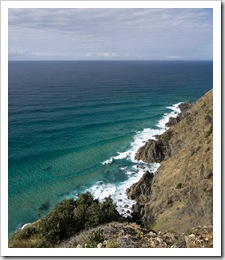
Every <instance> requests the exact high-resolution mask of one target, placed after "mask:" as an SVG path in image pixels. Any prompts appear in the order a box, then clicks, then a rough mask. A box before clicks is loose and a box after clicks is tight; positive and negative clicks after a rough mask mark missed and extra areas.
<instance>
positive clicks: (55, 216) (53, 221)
mask: <svg viewBox="0 0 225 260" xmlns="http://www.w3.org/2000/svg"><path fill="white" fill-rule="evenodd" d="M74 208H75V202H74V201H73V200H72V199H66V200H63V201H62V202H60V203H59V204H57V205H56V207H55V208H54V209H53V210H52V211H51V212H50V213H49V214H48V215H46V216H45V217H44V218H43V219H42V220H41V222H40V226H39V228H40V236H41V238H42V241H43V246H46V247H49V246H52V245H54V244H57V243H58V242H60V241H61V240H62V239H64V238H67V237H69V236H70V235H72V234H74V233H75V232H76V231H77V225H76V222H75V219H74V216H73V210H74Z"/></svg>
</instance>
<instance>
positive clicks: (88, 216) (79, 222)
mask: <svg viewBox="0 0 225 260" xmlns="http://www.w3.org/2000/svg"><path fill="white" fill-rule="evenodd" d="M119 218H120V215H119V213H118V211H117V210H116V205H115V204H114V203H113V200H112V199H111V198H110V197H109V198H105V200H104V201H103V202H99V200H98V199H94V198H93V196H92V195H91V193H89V192H87V193H84V194H81V195H80V196H79V197H78V199H77V200H76V201H74V200H72V199H65V200H63V201H62V202H60V203H59V204H57V205H56V207H55V208H53V209H52V211H51V212H50V213H49V214H47V215H46V216H45V217H44V218H43V219H40V220H38V221H36V222H35V223H33V224H31V225H29V226H27V227H26V228H24V229H23V230H21V231H18V232H16V233H15V234H14V235H13V236H12V238H11V239H10V240H9V247H55V246H57V245H58V244H59V243H60V242H61V241H62V240H64V239H67V238H69V237H70V236H72V235H74V234H77V233H78V232H80V231H82V230H84V229H89V228H92V227H96V226H98V225H99V224H103V223H107V222H111V221H116V220H118V219H119ZM97 235H98V238H99V236H100V234H96V236H97ZM90 239H91V240H93V241H94V240H99V239H97V237H95V238H93V236H92V237H91V238H90ZM24 243H25V244H24Z"/></svg>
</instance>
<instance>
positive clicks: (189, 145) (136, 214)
mask: <svg viewBox="0 0 225 260" xmlns="http://www.w3.org/2000/svg"><path fill="white" fill-rule="evenodd" d="M180 109H181V111H182V112H181V113H180V114H179V115H178V116H177V117H176V118H171V119H170V120H169V122H168V123H167V126H168V127H169V128H168V130H167V131H166V132H164V133H163V134H162V135H161V136H156V140H147V141H146V142H145V144H144V145H143V146H142V147H140V148H139V150H138V151H137V153H136V156H135V159H136V160H142V161H144V162H146V163H154V162H159V163H160V167H159V168H158V170H157V172H156V173H155V174H153V173H151V172H148V171H146V172H145V173H144V175H143V176H142V178H141V179H140V180H139V181H138V182H137V183H134V184H133V185H132V186H131V187H130V188H129V189H128V190H127V196H128V197H129V198H130V199H133V200H135V201H136V204H135V205H134V206H133V213H132V214H133V218H131V219H124V218H123V217H121V216H119V214H118V212H117V211H116V207H115V205H114V204H113V202H112V200H111V199H109V198H108V199H106V200H105V201H104V202H103V203H100V202H99V201H98V200H95V199H94V198H92V197H91V195H90V194H86V195H85V194H84V195H81V197H80V198H78V200H77V201H72V200H65V201H64V202H61V203H60V204H59V205H57V206H56V207H55V208H54V209H53V210H52V211H51V212H50V213H49V214H47V215H46V216H45V217H44V218H42V219H39V220H37V221H36V222H34V223H33V224H31V225H28V226H26V227H25V228H24V229H23V230H21V231H18V232H15V234H13V236H12V237H11V238H10V240H9V247H77V248H79V247H100V248H104V247H124V248H127V247H128V248H129V247H130V248H132V247H133V248H138V247H139V248H141V247H144V248H148V247H149V248H154V247H160V248H161V247H170V248H173V247H178V248H179V247H189V248H190V247H213V227H212V224H213V91H212V90H211V91H209V92H207V93H206V94H205V95H204V96H203V97H202V98H200V99H199V100H198V101H197V102H196V103H195V104H193V105H192V104H191V103H190V102H186V103H182V104H180Z"/></svg>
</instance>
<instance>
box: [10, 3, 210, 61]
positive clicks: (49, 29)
mask: <svg viewBox="0 0 225 260" xmlns="http://www.w3.org/2000/svg"><path fill="white" fill-rule="evenodd" d="M8 33H9V34H8V40H9V41H8V51H9V60H212V58H213V10H212V9H203V8H196V9H195V8H189V9H187V8H181V9H178V8H165V9H164V8H137V9H129V8H122V9H119V8H106V9H103V8H73V9H72V8H69V9H65V8H51V9H36V8H34V9H32V8H30V9H23V8H10V9H9V23H8Z"/></svg>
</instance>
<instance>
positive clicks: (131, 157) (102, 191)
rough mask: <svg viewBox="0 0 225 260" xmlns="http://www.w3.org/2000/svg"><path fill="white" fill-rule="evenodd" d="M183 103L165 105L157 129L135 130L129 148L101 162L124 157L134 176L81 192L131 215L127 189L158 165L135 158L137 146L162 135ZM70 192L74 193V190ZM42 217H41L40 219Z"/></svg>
mask: <svg viewBox="0 0 225 260" xmlns="http://www.w3.org/2000/svg"><path fill="white" fill-rule="evenodd" d="M183 103H185V102H179V103H176V104H173V105H170V106H166V108H167V109H170V110H171V112H168V113H164V114H163V116H162V118H161V119H160V120H159V121H158V123H157V124H156V127H158V129H157V128H145V129H143V130H142V131H137V132H136V134H135V136H134V138H133V142H132V143H131V145H130V146H131V147H130V149H128V150H127V151H125V152H118V155H116V156H111V157H110V158H109V159H107V160H106V161H104V162H102V165H104V164H111V163H113V162H114V161H116V160H121V159H126V160H128V161H130V162H131V163H132V164H133V166H132V168H133V171H136V174H135V175H134V176H131V177H129V178H128V179H127V180H126V181H124V182H121V183H120V184H119V185H117V186H116V185H114V184H111V183H104V182H103V181H98V182H96V183H95V184H94V185H93V186H91V187H90V188H87V189H86V190H84V191H83V192H82V194H83V193H86V192H91V194H92V195H93V197H94V198H95V199H99V201H103V200H104V198H105V197H109V196H110V197H111V198H112V199H113V201H114V203H116V204H117V207H116V209H117V210H118V212H119V213H120V215H121V216H122V217H125V218H129V217H131V216H132V215H131V213H132V212H133V210H132V208H133V207H134V206H135V205H136V201H135V200H134V199H130V198H128V195H127V189H130V187H131V186H132V185H134V184H135V183H137V182H138V181H139V180H140V179H141V178H142V177H143V175H144V174H145V173H146V171H148V172H151V173H153V174H154V175H155V173H156V171H157V170H158V168H159V167H160V164H159V163H151V164H149V163H145V162H143V161H139V160H136V159H135V155H136V153H137V151H138V150H139V148H140V147H142V146H143V145H144V143H145V142H147V141H148V140H149V139H152V140H156V137H155V136H159V135H162V134H163V133H164V132H165V131H167V130H168V129H169V127H168V126H166V124H167V123H168V122H169V121H170V119H171V118H177V117H178V116H179V115H180V114H181V113H182V111H181V109H180V108H179V105H180V104H183ZM126 167H127V166H124V170H126ZM128 175H129V173H128ZM70 193H73V194H74V191H72V192H70ZM66 198H70V196H69V197H65V198H64V199H66ZM76 198H77V195H73V199H74V200H76ZM64 199H63V200H64ZM58 203H60V202H58ZM58 203H57V204H58ZM57 204H56V205H57ZM56 205H55V206H54V207H53V209H54V208H55V207H56ZM50 212H51V211H50ZM50 212H48V213H46V214H45V215H47V214H49V213H50ZM43 217H44V216H43ZM43 217H41V219H42V218H43ZM35 222H36V221H34V222H31V223H23V224H22V225H20V227H18V229H16V230H15V231H14V232H12V233H11V234H10V236H12V234H14V233H15V232H17V231H19V230H23V229H24V228H25V227H26V226H28V225H30V224H32V223H35ZM10 236H9V237H10Z"/></svg>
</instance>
